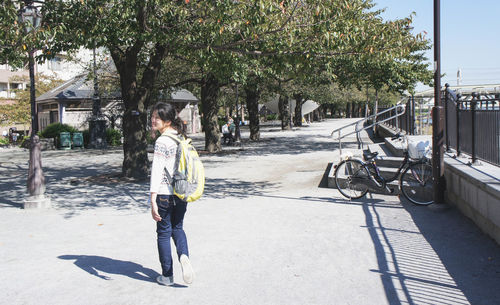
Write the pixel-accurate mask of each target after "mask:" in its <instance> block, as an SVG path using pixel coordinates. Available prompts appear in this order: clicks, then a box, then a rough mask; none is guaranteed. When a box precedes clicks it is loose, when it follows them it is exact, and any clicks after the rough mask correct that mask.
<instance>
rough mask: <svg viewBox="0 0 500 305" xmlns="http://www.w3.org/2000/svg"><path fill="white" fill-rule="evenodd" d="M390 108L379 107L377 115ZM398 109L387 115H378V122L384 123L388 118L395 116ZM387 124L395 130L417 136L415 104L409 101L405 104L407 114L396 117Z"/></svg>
mask: <svg viewBox="0 0 500 305" xmlns="http://www.w3.org/2000/svg"><path fill="white" fill-rule="evenodd" d="M389 108H390V107H378V109H377V113H379V112H383V111H384V110H387V109H389ZM396 111H397V110H396V109H394V110H391V111H388V112H386V113H383V114H380V115H377V121H383V120H386V119H387V118H390V117H392V116H395V114H396ZM385 124H387V125H389V126H392V127H393V128H396V129H399V130H401V131H405V132H406V133H407V134H412V135H413V134H415V127H414V126H415V103H414V102H413V101H412V100H408V102H406V104H405V113H404V114H403V115H401V116H398V117H394V118H392V119H389V120H387V121H386V122H385Z"/></svg>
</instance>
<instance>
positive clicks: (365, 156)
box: [363, 152, 378, 161]
mask: <svg viewBox="0 0 500 305" xmlns="http://www.w3.org/2000/svg"><path fill="white" fill-rule="evenodd" d="M376 156H378V152H372V153H369V152H365V153H363V159H365V161H370V160H372V159H373V158H375V157H376Z"/></svg>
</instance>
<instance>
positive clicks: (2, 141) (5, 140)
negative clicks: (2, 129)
mask: <svg viewBox="0 0 500 305" xmlns="http://www.w3.org/2000/svg"><path fill="white" fill-rule="evenodd" d="M7 144H9V139H8V138H4V137H0V145H7Z"/></svg>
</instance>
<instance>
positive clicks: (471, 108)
mask: <svg viewBox="0 0 500 305" xmlns="http://www.w3.org/2000/svg"><path fill="white" fill-rule="evenodd" d="M444 105H445V122H446V125H445V137H446V140H445V143H446V150H447V151H450V148H454V149H455V150H456V152H457V155H458V156H459V155H460V154H462V153H467V154H470V155H471V157H472V163H475V162H476V161H477V159H481V160H484V161H487V162H490V163H493V164H496V165H500V148H499V146H500V142H499V138H500V95H498V94H496V95H494V96H491V95H490V96H483V95H479V94H477V93H472V94H471V95H468V96H461V95H460V94H455V92H454V91H452V90H451V89H450V88H449V85H448V84H446V89H445V97H444Z"/></svg>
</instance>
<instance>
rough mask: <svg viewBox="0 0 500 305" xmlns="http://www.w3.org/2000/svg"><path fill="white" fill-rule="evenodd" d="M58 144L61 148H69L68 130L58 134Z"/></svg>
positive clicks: (69, 135)
mask: <svg viewBox="0 0 500 305" xmlns="http://www.w3.org/2000/svg"><path fill="white" fill-rule="evenodd" d="M59 145H60V146H61V149H71V134H70V133H69V132H61V133H60V134H59Z"/></svg>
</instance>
